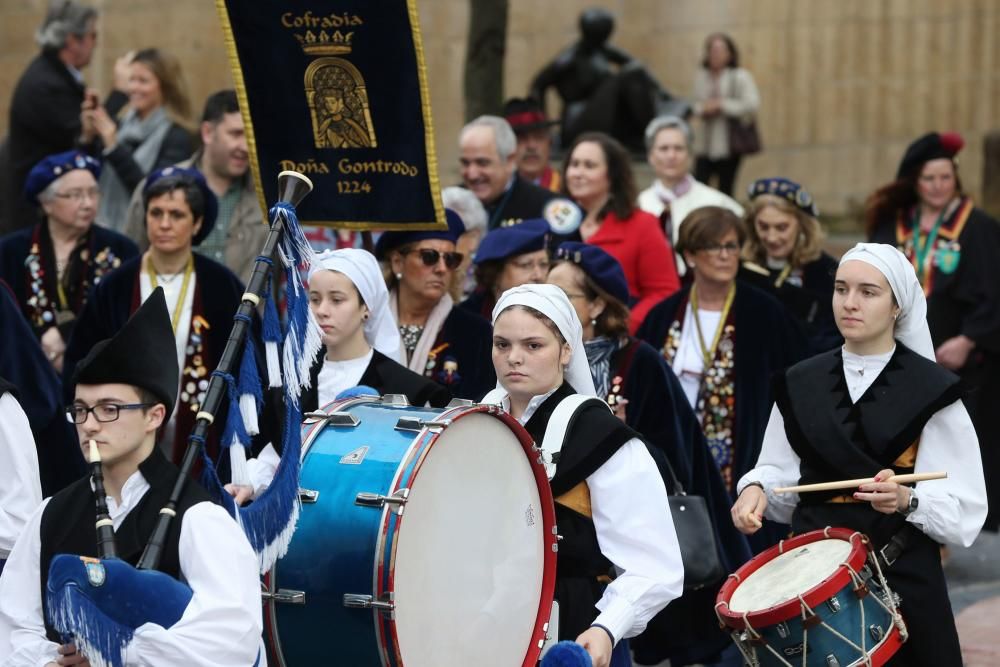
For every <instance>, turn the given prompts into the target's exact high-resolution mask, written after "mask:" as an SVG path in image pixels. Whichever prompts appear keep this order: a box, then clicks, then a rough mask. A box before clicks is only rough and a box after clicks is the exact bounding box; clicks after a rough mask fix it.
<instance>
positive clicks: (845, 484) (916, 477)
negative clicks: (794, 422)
mask: <svg viewBox="0 0 1000 667" xmlns="http://www.w3.org/2000/svg"><path fill="white" fill-rule="evenodd" d="M947 476H948V473H946V472H918V473H913V474H910V475H894V476H892V477H889V478H887V479H883V480H882V481H883V482H897V483H899V484H908V483H910V482H926V481H927V480H929V479H945V478H946V477H947ZM874 481H875V479H874V478H871V477H863V478H861V479H842V480H840V481H839V482H822V483H820V484H803V485H802V486H781V487H778V488H776V489H775V490H774V492H775V493H806V492H808V491H833V490H835V489H853V488H856V487H859V486H861V485H862V484H871V483H872V482H874Z"/></svg>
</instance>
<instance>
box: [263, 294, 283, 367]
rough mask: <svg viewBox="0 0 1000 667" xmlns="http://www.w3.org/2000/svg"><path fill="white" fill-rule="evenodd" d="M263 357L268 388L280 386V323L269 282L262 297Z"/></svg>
mask: <svg viewBox="0 0 1000 667" xmlns="http://www.w3.org/2000/svg"><path fill="white" fill-rule="evenodd" d="M263 337H264V355H265V358H266V359H267V384H268V386H269V387H280V386H281V363H280V362H279V361H278V359H279V355H278V346H279V345H281V321H280V320H279V319H278V309H277V308H276V307H275V305H274V298H272V296H271V286H270V281H269V282H268V288H267V294H266V295H265V296H264V331H263Z"/></svg>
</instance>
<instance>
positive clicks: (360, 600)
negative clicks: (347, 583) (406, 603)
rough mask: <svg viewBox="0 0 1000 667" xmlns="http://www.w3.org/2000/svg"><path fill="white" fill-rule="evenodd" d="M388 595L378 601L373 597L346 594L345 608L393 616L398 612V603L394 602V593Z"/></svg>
mask: <svg viewBox="0 0 1000 667" xmlns="http://www.w3.org/2000/svg"><path fill="white" fill-rule="evenodd" d="M386 595H387V597H385V598H383V599H381V600H376V599H375V598H373V597H372V596H371V595H360V594H358V593H344V606H345V607H347V608H348V609H374V610H375V611H380V612H382V613H383V614H392V613H393V612H394V611H396V603H395V602H393V601H392V593H387V594H386Z"/></svg>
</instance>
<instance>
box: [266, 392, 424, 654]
mask: <svg viewBox="0 0 1000 667" xmlns="http://www.w3.org/2000/svg"><path fill="white" fill-rule="evenodd" d="M342 409H343V410H345V411H346V412H349V413H351V414H352V415H353V416H354V417H356V418H357V419H358V420H359V421H360V423H359V424H358V425H357V426H340V425H327V426H325V427H323V428H322V431H321V432H320V433H318V434H316V435H315V436H314V437H313V438H312V440H311V441H309V440H307V437H308V435H309V433H310V432H311V431H312V429H313V428H316V426H315V425H311V424H306V425H305V426H304V427H303V431H302V433H303V449H304V454H303V460H302V473H301V478H300V482H299V485H300V487H301V488H302V489H309V490H312V491H318V492H319V497H318V499H317V502H316V503H303V505H302V511H301V514H300V515H299V520H298V526H297V528H296V531H295V535H294V537H293V538H292V541H291V544H290V545H289V548H288V553H287V554H286V555H285V556H284V557H282V558H281V559H280V560H279V561H278V562H277V564H276V565H275V566H274V568H273V569H272V572H271V585H272V588H273V589H275V590H279V589H289V590H296V591H303V592H304V593H305V604H304V605H296V604H283V603H272V604H273V614H272V620H273V623H274V625H275V630H274V633H275V634H276V635H277V638H278V641H279V642H280V646H275V650H276V652H277V653H280V654H281V655H282V656H283V658H284V661H285V664H286V665H288V666H289V667H291V666H297V665H307V664H309V665H333V664H337V665H351V666H352V667H366V666H369V665H372V666H376V665H381V664H382V659H381V657H380V652H379V641H378V638H377V637H376V623H373V614H374V613H376V612H372V611H369V610H365V609H348V608H346V607H344V601H343V598H344V594H345V593H356V594H361V595H373V591H374V582H375V577H376V576H377V573H376V572H375V567H376V562H377V560H378V556H379V554H377V553H376V546H377V541H378V537H379V530H380V525H381V523H382V517H383V511H384V510H382V509H378V508H374V507H362V506H359V505H357V504H355V497H356V496H357V495H358V494H359V493H365V492H367V493H376V494H385V495H388V493H389V490H390V488H391V487H392V484H393V480H394V479H395V477H396V476H397V474H406V471H404V470H400V468H401V463H402V462H403V461H404V460H406V459H407V454H408V452H409V451H410V449H411V447H414V446H417V447H420V446H426V445H424V444H422V442H417V440H418V437H417V436H418V433H417V432H416V431H412V430H410V431H401V430H396V429H395V425H396V422H397V421H398V419H399V418H401V417H404V416H405V417H408V418H415V419H422V420H432V419H434V418H436V417H437V416H439V415H440V414H441V412H442V410H435V409H430V408H427V409H424V408H415V407H400V408H393V409H391V410H386V408H385V407H384V405H382V404H379V403H362V404H355V405H353V406H350V407H347V408H342ZM424 440H426V438H425V439H424ZM363 447H367V450H366V451H364V452H363V455H362V451H361V448H363ZM359 458H360V459H361V460H360V462H357V459H359ZM385 546H386V548H387V549H388V548H389V547H391V544H387V545H385ZM348 638H349V640H348Z"/></svg>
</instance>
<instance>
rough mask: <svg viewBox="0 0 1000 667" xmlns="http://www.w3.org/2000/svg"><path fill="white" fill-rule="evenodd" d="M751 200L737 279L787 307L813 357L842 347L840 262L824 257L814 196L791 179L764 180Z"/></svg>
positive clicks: (755, 185)
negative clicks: (836, 279)
mask: <svg viewBox="0 0 1000 667" xmlns="http://www.w3.org/2000/svg"><path fill="white" fill-rule="evenodd" d="M747 194H748V195H749V197H750V204H749V206H748V207H747V211H746V215H745V216H744V218H743V220H744V222H745V223H746V228H747V241H746V244H745V245H744V246H743V264H742V266H741V268H740V272H739V274H737V278H739V279H740V280H743V281H745V282H748V283H750V284H751V285H753V286H755V287H759V288H761V289H763V290H765V291H767V292H770V293H771V294H772V295H773V296H774V297H775V298H777V299H778V301H781V303H782V304H784V306H785V308H787V309H788V312H789V314H791V316H792V317H793V318H795V320H796V321H798V323H799V324H800V325H801V326H802V327H803V332H804V333H805V335H806V337H807V338H808V340H809V349H810V351H811V352H824V351H826V350H830V349H833V348H835V347H837V346H838V345H840V343H841V342H843V338H841V336H840V332H839V331H837V325H836V323H835V322H834V319H833V308H832V306H831V305H830V304H831V302H832V299H833V275H834V273H835V272H836V270H837V261H836V260H835V259H834V258H833V257H831V256H830V255H828V254H826V253H825V252H823V230H822V228H821V227H820V224H819V220H818V219H817V217H818V215H819V212H818V210H817V208H816V204H815V203H814V202H813V199H812V196H811V195H810V194H809V192H808V191H807V190H806V189H805V188H804V187H802V186H801V185H799V184H798V183H796V182H794V181H790V180H788V179H787V178H761V179H758V180H756V181H754V182H753V183H752V184H751V185H750V188H749V190H748V193H747Z"/></svg>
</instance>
